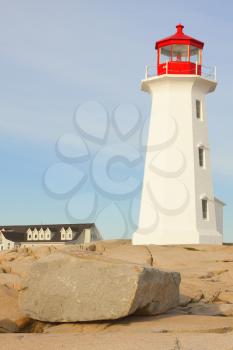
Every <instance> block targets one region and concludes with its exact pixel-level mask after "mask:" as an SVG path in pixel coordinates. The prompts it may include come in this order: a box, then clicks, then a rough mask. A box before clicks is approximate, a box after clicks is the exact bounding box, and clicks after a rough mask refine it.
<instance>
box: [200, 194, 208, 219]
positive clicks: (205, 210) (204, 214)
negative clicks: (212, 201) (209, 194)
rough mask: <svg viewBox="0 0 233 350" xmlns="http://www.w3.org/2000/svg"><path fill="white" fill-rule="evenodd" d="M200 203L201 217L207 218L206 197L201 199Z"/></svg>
mask: <svg viewBox="0 0 233 350" xmlns="http://www.w3.org/2000/svg"><path fill="white" fill-rule="evenodd" d="M201 204H202V218H203V219H204V220H208V202H207V199H202V200H201Z"/></svg>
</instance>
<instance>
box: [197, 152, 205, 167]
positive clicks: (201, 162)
mask: <svg viewBox="0 0 233 350" xmlns="http://www.w3.org/2000/svg"><path fill="white" fill-rule="evenodd" d="M198 158H199V165H200V167H201V168H204V167H205V150H204V148H203V147H199V148H198Z"/></svg>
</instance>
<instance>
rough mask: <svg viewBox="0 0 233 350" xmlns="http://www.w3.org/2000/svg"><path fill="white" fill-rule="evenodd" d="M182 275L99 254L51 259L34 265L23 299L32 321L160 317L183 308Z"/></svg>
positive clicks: (21, 297)
mask: <svg viewBox="0 0 233 350" xmlns="http://www.w3.org/2000/svg"><path fill="white" fill-rule="evenodd" d="M179 284H180V275H179V273H176V272H165V271H159V270H157V269H154V268H152V267H146V266H143V265H137V264H133V263H128V262H125V261H121V260H116V259H111V258H107V257H103V256H101V255H98V254H93V253H92V254H88V253H85V254H81V253H80V254H78V255H76V256H71V255H68V254H63V253H55V254H51V255H50V256H48V257H45V258H42V259H40V260H38V261H37V262H36V263H34V264H33V265H32V269H31V272H30V273H29V276H28V278H27V279H26V280H25V285H24V289H23V290H22V291H21V293H20V299H19V303H20V307H21V309H22V311H23V312H24V313H25V314H26V315H27V316H29V317H30V318H33V319H36V320H41V321H49V322H77V321H94V320H111V319H118V318H121V317H125V316H127V315H130V314H133V313H135V312H137V313H139V314H144V315H146V314H147V315H155V314H158V313H162V312H165V311H167V310H168V309H170V308H173V307H175V306H177V305H178V303H179Z"/></svg>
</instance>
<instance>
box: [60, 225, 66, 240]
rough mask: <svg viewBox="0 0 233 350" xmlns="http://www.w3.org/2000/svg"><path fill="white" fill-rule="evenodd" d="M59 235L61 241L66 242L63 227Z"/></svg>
mask: <svg viewBox="0 0 233 350" xmlns="http://www.w3.org/2000/svg"><path fill="white" fill-rule="evenodd" d="M60 233H61V240H62V241H65V240H66V230H65V229H64V227H62V229H61V231H60Z"/></svg>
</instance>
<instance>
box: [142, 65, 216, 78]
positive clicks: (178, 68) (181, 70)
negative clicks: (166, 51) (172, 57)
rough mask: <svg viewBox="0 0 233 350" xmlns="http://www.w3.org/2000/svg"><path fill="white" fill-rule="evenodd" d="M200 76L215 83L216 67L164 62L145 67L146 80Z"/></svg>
mask: <svg viewBox="0 0 233 350" xmlns="http://www.w3.org/2000/svg"><path fill="white" fill-rule="evenodd" d="M170 74H174V75H175V74H178V75H181V74H184V75H200V76H202V77H204V78H206V79H209V80H214V81H216V79H217V77H216V67H207V66H203V65H199V64H198V63H193V62H166V63H163V64H160V65H158V66H146V79H148V78H151V77H154V76H157V75H170Z"/></svg>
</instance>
